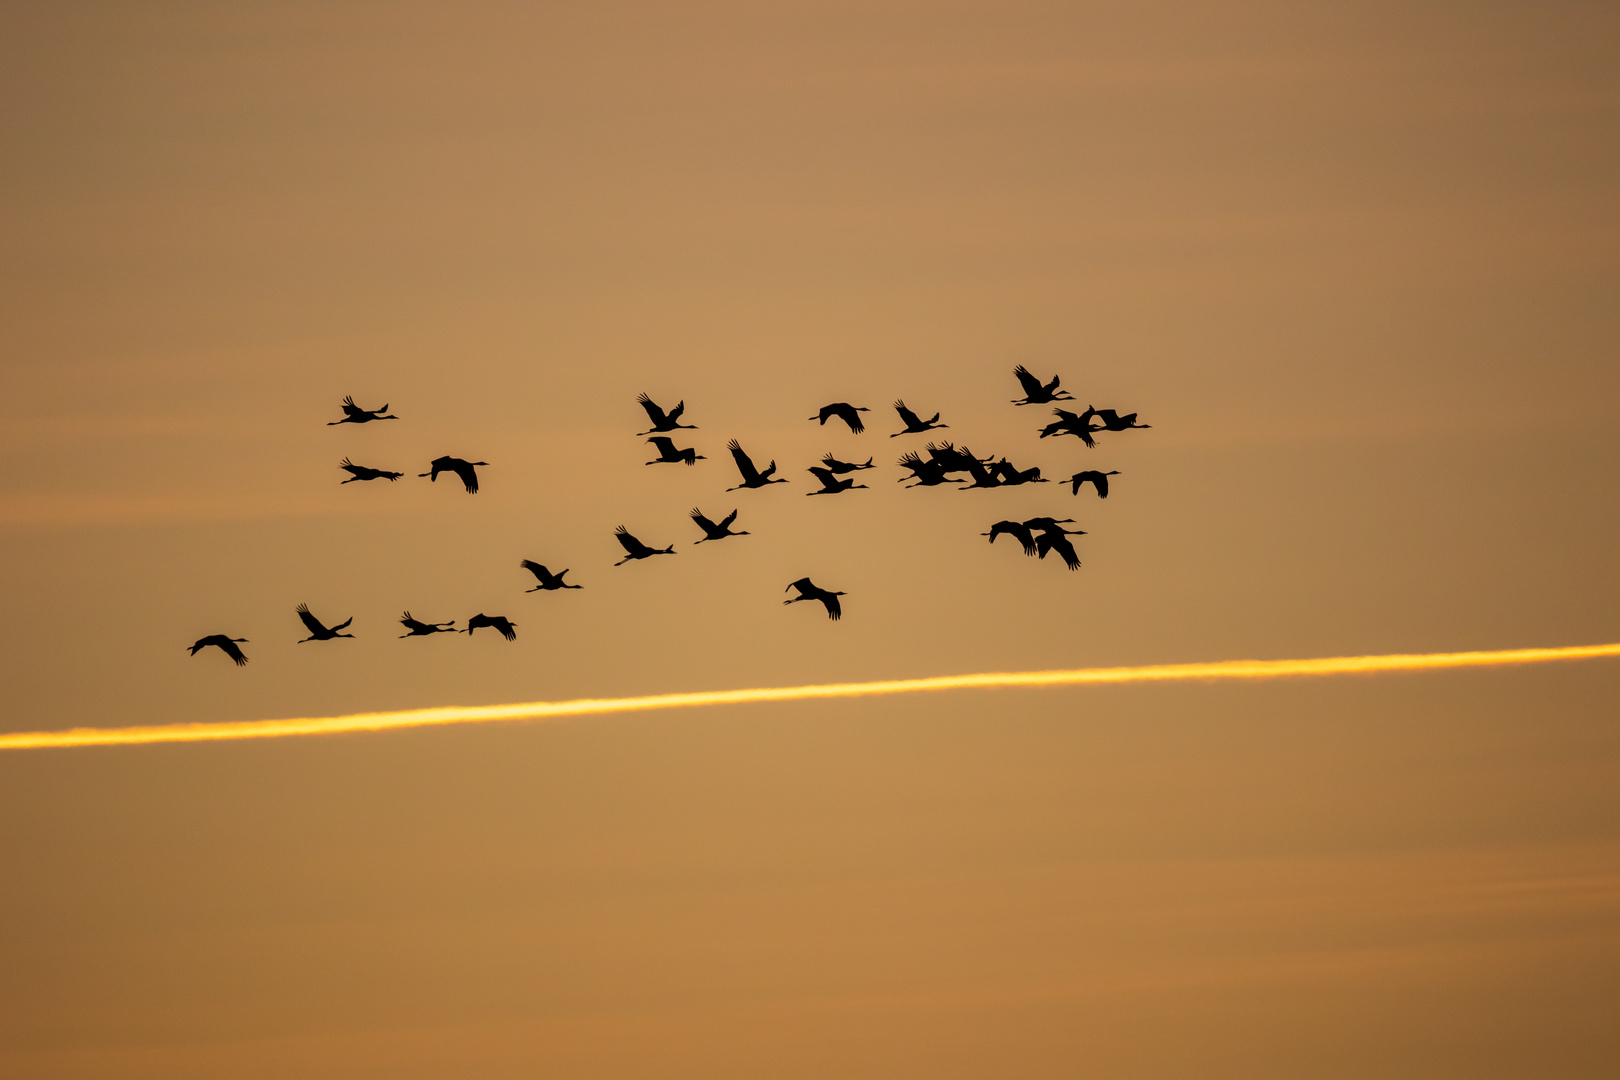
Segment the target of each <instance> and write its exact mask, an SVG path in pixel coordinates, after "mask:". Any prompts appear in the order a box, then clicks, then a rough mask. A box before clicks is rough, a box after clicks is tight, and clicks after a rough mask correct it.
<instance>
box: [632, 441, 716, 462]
mask: <svg viewBox="0 0 1620 1080" xmlns="http://www.w3.org/2000/svg"><path fill="white" fill-rule="evenodd" d="M647 441H648V442H650V443H652V444H653V445H654V446H656V447H657V448H658V456H657V457H655V458H653V459H652V460H651V461H649V462H647V464H648V465H662V464H666V463H667V464H670V465H674V464H676V463H678V462H683V461H684V462H685V463H686V464H688V465H690V464H692V463H693V462H696V461H707V460H708V459H707V458H705V457H704V456H703V455H702V454H700V453H698V452H697V450H696V449H695V448H693V447H690V446H688V447H687V448H686V449H685V450H677V449H675V440H674V439H671V438H670V437H669V436H668V435H654V436H653V437H652V438H650V439H648V440H647Z"/></svg>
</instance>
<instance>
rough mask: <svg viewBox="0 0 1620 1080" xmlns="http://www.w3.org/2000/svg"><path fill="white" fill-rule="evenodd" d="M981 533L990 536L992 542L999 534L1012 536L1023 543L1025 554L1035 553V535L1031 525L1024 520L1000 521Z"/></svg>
mask: <svg viewBox="0 0 1620 1080" xmlns="http://www.w3.org/2000/svg"><path fill="white" fill-rule="evenodd" d="M979 535H980V536H988V537H989V538H990V542H991V543H992V544H993V543H995V542H996V537H998V536H1003V535H1005V536H1010V537H1012V538H1013V539H1014V540H1017V541H1018V542H1019V544H1021V545H1023V548H1024V554H1025V555H1034V554H1035V537H1033V536H1031V535H1030V531H1029V526H1028V525H1026V524H1024V523H1023V522H1022V521H998V522H996V523H995V524H994V525H992V526H990V531H989V532H987V533H980V534H979Z"/></svg>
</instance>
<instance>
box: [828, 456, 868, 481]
mask: <svg viewBox="0 0 1620 1080" xmlns="http://www.w3.org/2000/svg"><path fill="white" fill-rule="evenodd" d="M821 463H822V464H823V465H825V466H827V469H828V471H830V472H835V473H838V474H839V475H840V476H842V475H843V474H844V473H852V472H855V471H856V470H858V469H870V468H873V467H874V466H873V465H872V459H871V458H867V459H866V460H865V461H863V462H861V463H860V464H859V465H855V464H851V463H850V462H848V461H839V460H838V459H837V458H835V457H833V456H832V455H831V454H828V455H827V456H826V457H824V458H822V459H821Z"/></svg>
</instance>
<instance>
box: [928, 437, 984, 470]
mask: <svg viewBox="0 0 1620 1080" xmlns="http://www.w3.org/2000/svg"><path fill="white" fill-rule="evenodd" d="M923 449H925V450H927V451H928V457H929V458H930V459H931V460H932V461H933V462H934V463H935V464H937V465H938V466H939V467H940V468H942V469H944V470H945V471H946V472H947V473H953V472H972V471H973V467H974V466H975V465H987V464H989V459H988V458H985V459H984V460H982V461H981V460H980V459H979V458H977V457H974V456H973V454H971V453H970V452H968V451H967V450H958V449H957V448H956V447H955V446H953V445H952V444H950V443H948V442H942V443H939V444H938V445H935V444H934V443H929V444H928V445H927V446H925V447H923Z"/></svg>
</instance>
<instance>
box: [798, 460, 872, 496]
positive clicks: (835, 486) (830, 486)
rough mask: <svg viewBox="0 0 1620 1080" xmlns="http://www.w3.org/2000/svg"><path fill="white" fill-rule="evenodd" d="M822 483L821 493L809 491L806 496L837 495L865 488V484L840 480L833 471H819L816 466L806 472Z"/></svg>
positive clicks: (851, 480)
mask: <svg viewBox="0 0 1620 1080" xmlns="http://www.w3.org/2000/svg"><path fill="white" fill-rule="evenodd" d="M806 471H808V472H810V473H811V474H813V475H814V476H815V478H816V479H817V480H820V481H821V490H820V491H807V492H805V494H806V495H836V494H838V493H839V492H840V491H849V490H850V489H852V488H864V487H866V485H865V484H857V483H856V482H855V481H854V480H853V479H850V480H840V479H838V477H836V476H834V475H833V473H832V470H831V469H818V468H816V467H815V466H814V465H812V466H810V468H809V469H808V470H806Z"/></svg>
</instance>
